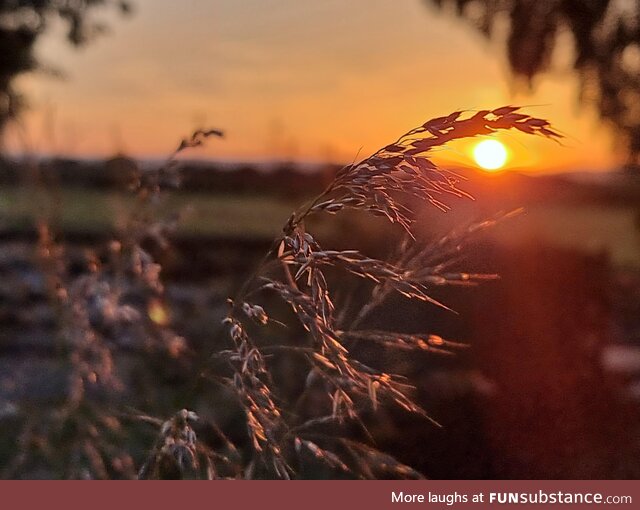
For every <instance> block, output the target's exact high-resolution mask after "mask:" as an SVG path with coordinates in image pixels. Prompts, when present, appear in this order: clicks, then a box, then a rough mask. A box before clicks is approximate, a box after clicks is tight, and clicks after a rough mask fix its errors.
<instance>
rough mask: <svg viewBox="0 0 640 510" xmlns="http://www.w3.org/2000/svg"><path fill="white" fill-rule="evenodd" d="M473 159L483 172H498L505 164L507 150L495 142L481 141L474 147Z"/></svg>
mask: <svg viewBox="0 0 640 510" xmlns="http://www.w3.org/2000/svg"><path fill="white" fill-rule="evenodd" d="M473 159H475V161H476V163H477V164H478V166H479V167H481V168H483V169H484V170H488V171H490V172H492V171H495V170H499V169H500V168H502V167H503V166H504V164H505V163H506V162H507V149H506V148H505V146H504V145H503V144H502V143H500V142H498V141H497V140H483V141H482V142H480V143H478V144H477V145H476V146H475V147H474V149H473Z"/></svg>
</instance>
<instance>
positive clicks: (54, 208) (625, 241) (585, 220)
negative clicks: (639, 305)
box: [0, 187, 640, 267]
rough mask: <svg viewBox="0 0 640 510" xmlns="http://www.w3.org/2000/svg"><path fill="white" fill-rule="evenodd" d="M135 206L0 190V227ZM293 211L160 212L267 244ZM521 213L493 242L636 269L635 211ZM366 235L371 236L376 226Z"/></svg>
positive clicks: (229, 200) (175, 206)
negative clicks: (591, 256) (584, 255)
mask: <svg viewBox="0 0 640 510" xmlns="http://www.w3.org/2000/svg"><path fill="white" fill-rule="evenodd" d="M134 203H135V199H134V197H133V196H131V195H128V194H125V193H118V192H112V191H104V190H95V189H86V188H74V187H66V188H63V189H61V190H57V191H44V190H40V191H38V190H33V189H27V188H5V189H3V190H2V191H0V228H7V227H10V228H27V227H29V226H31V225H33V222H34V219H35V218H37V217H38V215H42V214H47V212H48V213H49V214H52V215H53V216H50V217H52V218H53V219H54V221H55V222H56V224H57V225H58V226H59V228H60V229H61V230H62V231H67V232H94V233H95V232H104V231H107V230H112V229H114V228H116V227H117V226H118V225H119V224H122V222H124V220H125V218H126V214H127V211H129V210H130V209H131V208H132V206H133V205H134ZM298 205H300V204H299V201H291V200H284V199H279V198H277V197H260V196H256V195H229V194H226V195H222V194H204V193H184V192H180V193H171V194H168V195H167V196H166V197H165V199H164V200H163V202H162V203H161V204H159V207H158V211H160V213H161V214H163V215H171V214H173V213H177V212H180V211H183V212H185V216H184V220H183V222H182V224H181V226H180V232H181V233H182V234H185V235H202V236H211V237H217V236H219V237H233V238H245V239H246V238H272V237H273V236H274V235H276V234H277V232H278V231H279V229H280V228H281V226H282V225H283V223H284V222H285V221H286V219H287V218H288V217H289V215H290V214H291V212H292V211H293V210H294V209H295V207H296V206H298ZM524 206H525V212H524V213H523V214H522V215H520V216H518V217H516V218H513V219H510V220H508V221H506V222H505V223H503V224H501V225H499V226H497V227H496V228H494V229H492V230H491V231H490V232H491V235H492V236H493V237H494V238H495V239H497V240H498V241H500V242H501V243H505V244H519V243H523V242H539V243H543V244H550V245H553V246H559V247H564V248H575V249H579V250H581V251H585V252H589V253H598V252H601V251H603V250H605V251H608V252H609V254H610V256H611V259H612V261H613V262H614V263H615V264H617V265H624V266H632V267H640V228H639V226H638V214H639V210H638V208H634V207H632V206H620V207H615V206H603V205H594V206H589V205H588V204H586V205H564V204H559V203H550V204H540V203H538V204H531V205H526V204H524ZM485 215H488V214H487V213H486V212H480V209H479V206H478V205H477V203H466V205H463V204H462V203H460V204H459V206H456V207H454V209H453V211H451V212H450V213H448V214H442V213H439V212H438V211H435V210H433V209H432V208H428V209H425V212H424V213H423V214H422V213H421V217H422V219H423V221H421V222H420V225H422V226H421V227H419V228H421V229H423V230H424V231H426V235H430V234H433V233H434V232H437V231H440V232H442V231H446V230H448V229H450V228H455V227H459V226H460V225H462V224H464V223H466V222H469V221H471V220H473V219H482V218H483V217H484V216H485ZM336 219H337V221H336ZM344 220H345V216H344V215H338V216H336V217H334V220H333V221H332V222H321V223H320V224H319V225H317V226H316V228H315V231H316V232H317V233H319V234H322V233H326V232H327V231H328V230H329V229H330V228H334V229H344V228H354V223H353V222H345V221H344ZM358 228H359V227H358ZM362 228H365V227H364V226H362ZM366 228H367V229H368V231H369V230H370V231H371V233H372V235H375V233H376V230H375V226H369V225H368V226H367V227H366Z"/></svg>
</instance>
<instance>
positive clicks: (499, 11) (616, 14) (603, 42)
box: [424, 0, 640, 170]
mask: <svg viewBox="0 0 640 510" xmlns="http://www.w3.org/2000/svg"><path fill="white" fill-rule="evenodd" d="M424 1H425V3H426V4H428V5H436V6H437V7H439V8H443V7H444V6H453V7H454V8H455V10H456V12H457V14H458V15H459V16H460V17H461V18H463V19H466V20H467V21H468V22H470V23H471V24H472V25H473V26H475V27H476V28H477V29H478V30H479V31H481V32H482V33H483V34H485V35H486V36H487V37H492V36H493V35H494V33H495V32H496V27H497V25H498V20H502V19H508V21H509V28H508V35H507V39H506V50H507V57H508V61H509V65H510V67H511V71H512V72H513V74H514V76H515V77H517V78H519V79H524V80H526V82H527V83H528V84H529V85H531V83H532V79H533V78H534V77H535V76H537V75H538V74H540V73H543V72H545V71H548V70H549V68H550V65H551V60H552V54H553V51H554V48H555V45H556V43H557V41H558V37H559V35H560V34H561V33H563V32H567V33H569V34H571V36H572V37H573V40H574V45H575V53H574V58H573V62H572V67H573V69H574V70H575V71H576V72H577V73H578V75H579V77H580V84H581V85H580V92H579V99H580V101H581V102H582V103H591V104H595V105H596V106H597V109H598V111H599V112H600V116H601V117H602V119H604V120H606V121H608V122H610V123H611V124H612V125H613V126H614V127H615V128H617V130H618V132H619V133H620V135H621V137H622V139H623V140H624V143H625V144H626V148H627V153H628V167H629V168H633V169H635V170H638V169H640V0H544V1H540V0H424Z"/></svg>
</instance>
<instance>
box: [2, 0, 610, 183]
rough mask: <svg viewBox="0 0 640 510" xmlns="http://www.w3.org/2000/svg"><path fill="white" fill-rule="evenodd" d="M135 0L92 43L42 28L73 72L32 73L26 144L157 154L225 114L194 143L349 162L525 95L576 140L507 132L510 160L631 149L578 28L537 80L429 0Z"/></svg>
mask: <svg viewBox="0 0 640 510" xmlns="http://www.w3.org/2000/svg"><path fill="white" fill-rule="evenodd" d="M132 1H133V4H134V7H135V9H134V14H133V15H132V16H130V17H124V18H123V17H119V16H115V15H112V14H110V13H108V12H105V13H100V15H101V17H102V18H104V19H106V20H107V21H108V22H109V25H110V33H109V35H107V36H104V37H101V38H100V39H98V40H97V41H94V42H93V43H92V44H90V45H88V46H87V47H85V48H82V49H80V50H77V49H73V48H71V47H69V46H68V45H67V44H66V42H65V41H64V37H63V33H62V27H61V25H60V24H56V23H54V24H53V25H52V26H51V29H50V31H49V32H48V34H47V35H46V36H44V37H43V38H42V39H41V40H40V41H39V43H38V46H37V54H38V56H39V57H40V59H41V60H42V61H44V62H45V63H47V64H50V65H53V66H55V67H56V68H58V69H59V70H61V71H62V72H63V73H64V77H63V78H56V77H53V76H51V75H47V74H44V73H40V74H37V75H27V76H24V77H22V78H20V82H19V86H20V87H21V89H22V90H23V91H25V92H26V93H27V95H28V97H29V99H30V102H31V105H30V110H29V111H28V112H27V114H26V115H25V117H24V129H23V130H22V132H23V133H27V136H26V138H25V137H24V136H22V137H18V136H17V135H16V133H17V132H16V133H14V134H13V135H12V136H11V137H10V141H9V143H10V146H11V147H12V148H13V149H14V150H20V148H21V147H24V146H25V144H26V145H28V146H29V147H30V149H31V150H35V151H37V152H40V153H56V154H64V155H69V156H81V157H94V156H100V157H103V156H110V155H113V154H116V153H126V154H129V155H132V156H135V157H141V158H150V157H154V158H155V157H160V156H163V155H165V154H168V153H169V152H170V151H171V150H172V149H173V148H174V147H175V146H176V145H177V142H178V141H179V140H180V139H181V138H182V137H184V136H185V135H187V134H189V133H190V132H191V131H193V130H194V129H196V128H200V127H215V128H219V129H222V130H224V131H225V133H226V135H227V136H226V137H225V139H224V140H214V141H212V143H210V144H208V145H207V147H206V149H203V150H199V151H198V152H196V153H195V156H197V157H202V158H205V157H206V158H209V157H211V158H222V159H233V160H261V159H287V160H302V161H318V162H325V161H331V162H350V161H352V160H353V159H354V158H356V157H357V156H358V155H361V156H362V155H366V154H369V153H371V152H374V151H375V150H376V149H377V148H378V147H380V146H382V145H385V144H387V143H389V142H391V141H393V140H395V139H396V138H397V137H398V135H400V134H401V133H403V132H406V131H407V130H409V129H410V128H412V127H414V126H416V125H419V124H422V123H423V122H424V121H426V120H428V119H429V118H432V117H437V116H442V115H446V114H448V113H450V112H452V111H455V110H459V109H469V110H473V109H490V108H495V107H498V106H503V105H505V104H518V105H525V106H526V108H525V111H526V112H527V113H530V114H532V115H534V116H539V117H544V118H547V119H549V120H550V121H551V122H552V123H553V125H554V126H555V127H556V128H557V129H559V130H560V131H562V132H563V133H564V134H565V135H566V138H565V140H564V142H563V144H562V145H560V144H555V143H553V142H550V141H548V140H543V139H534V138H531V137H526V136H518V135H511V134H510V135H501V136H500V137H499V139H500V141H501V142H502V143H504V144H505V145H506V146H507V149H508V152H509V159H508V162H507V167H508V168H519V169H523V170H525V171H530V172H552V171H563V170H572V171H592V170H609V169H612V168H615V167H616V166H617V165H618V164H619V163H620V161H621V158H622V151H621V150H620V149H619V148H617V149H616V148H615V147H614V145H613V142H612V140H613V135H612V132H611V131H610V130H609V129H608V128H607V127H606V126H603V125H601V124H600V123H599V121H598V117H597V114H596V113H595V111H594V110H591V109H589V108H586V107H581V106H579V104H578V103H577V99H576V98H577V86H578V81H577V77H575V76H574V75H573V74H571V73H569V72H566V71H564V72H563V71H562V70H561V69H560V68H561V65H560V64H561V63H562V62H563V61H567V59H569V58H570V57H571V45H570V41H567V44H564V45H562V46H561V50H560V51H559V52H558V54H557V60H558V63H559V64H558V66H556V67H558V68H559V69H558V70H557V71H556V72H552V73H551V74H549V75H547V76H544V77H542V79H540V80H538V81H537V82H536V83H535V84H534V89H533V91H527V90H525V89H524V88H523V87H515V86H514V84H513V82H512V80H510V74H509V71H508V67H507V65H506V61H505V57H504V51H503V47H502V46H501V45H500V43H499V41H493V42H492V41H487V40H486V39H484V38H483V37H482V36H481V35H480V34H479V33H477V32H475V31H474V30H471V29H470V28H469V26H468V25H467V24H466V23H465V22H463V21H461V20H460V19H458V18H456V17H455V16H454V15H453V13H451V12H444V13H443V12H440V11H437V10H435V9H434V8H432V7H431V6H427V5H426V3H425V2H423V1H422V0H352V1H348V2H346V1H343V0H323V1H318V0H316V1H311V0H183V1H180V2H176V1H175V0H132ZM25 140H26V141H25ZM471 152H472V146H471V145H470V144H468V143H467V144H459V145H458V146H454V147H451V148H450V149H449V150H447V151H444V153H443V154H441V155H439V156H438V157H442V158H444V159H451V160H455V161H458V162H461V163H462V164H466V163H468V164H473V162H472V159H471Z"/></svg>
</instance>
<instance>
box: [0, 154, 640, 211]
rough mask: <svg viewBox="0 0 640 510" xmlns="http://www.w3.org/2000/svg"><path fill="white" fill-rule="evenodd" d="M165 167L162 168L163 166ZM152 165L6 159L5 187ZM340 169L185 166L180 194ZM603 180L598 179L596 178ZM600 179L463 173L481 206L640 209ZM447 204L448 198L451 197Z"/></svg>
mask: <svg viewBox="0 0 640 510" xmlns="http://www.w3.org/2000/svg"><path fill="white" fill-rule="evenodd" d="M159 164H160V163H156V165H159ZM150 168H153V164H152V163H149V162H144V163H138V162H136V161H135V160H133V159H131V158H128V157H123V156H118V157H114V158H111V159H106V160H103V161H99V160H96V161H81V160H72V159H51V160H47V161H41V162H39V163H38V164H37V166H35V167H34V166H33V165H28V164H25V163H20V162H16V161H11V160H3V159H2V158H0V186H7V185H9V186H11V185H13V186H16V185H29V184H36V183H40V184H44V185H48V186H54V187H55V186H57V185H59V186H74V187H86V188H97V189H111V190H126V189H128V188H130V187H131V185H132V184H133V183H135V182H136V181H137V178H138V177H139V175H140V173H141V172H144V169H150ZM338 169H339V166H337V165H328V164H327V165H315V166H303V165H296V164H294V163H271V164H260V163H245V164H242V163H236V164H229V163H218V162H202V161H195V162H190V161H183V162H181V166H180V176H181V184H180V188H181V189H182V190H184V191H188V192H203V193H224V194H235V195H237V194H241V195H242V194H244V195H250V194H259V195H263V196H264V195H271V196H278V197H284V198H286V197H294V196H295V197H298V198H299V197H300V196H301V195H302V196H305V195H309V196H311V195H316V194H318V193H319V192H320V191H321V190H322V189H324V187H325V186H326V185H327V184H328V183H329V182H330V181H331V178H332V176H333V175H334V173H335V172H336V171H337V170H338ZM596 175H597V176H598V174H596ZM599 177H600V178H596V179H588V178H585V177H584V176H583V177H582V178H576V176H575V175H571V174H566V175H564V174H555V175H540V176H532V175H526V174H522V173H519V172H504V173H501V174H498V175H495V174H494V175H488V174H486V173H484V172H476V171H473V170H469V169H467V170H461V171H460V180H461V181H462V182H461V184H460V187H461V188H462V189H464V190H465V191H467V192H469V193H470V194H471V195H472V196H473V197H474V198H476V199H477V200H479V201H483V200H484V201H486V202H487V203H492V204H494V205H498V204H504V206H505V207H519V206H526V205H527V204H531V203H536V202H537V203H540V202H545V203H551V202H555V203H559V202H560V203H563V204H567V205H569V204H576V203H582V204H584V203H588V204H603V205H608V206H622V205H631V206H633V207H636V206H637V205H638V204H640V176H637V175H631V174H626V175H625V174H623V173H618V174H615V173H612V174H599ZM445 198H446V197H445Z"/></svg>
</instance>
